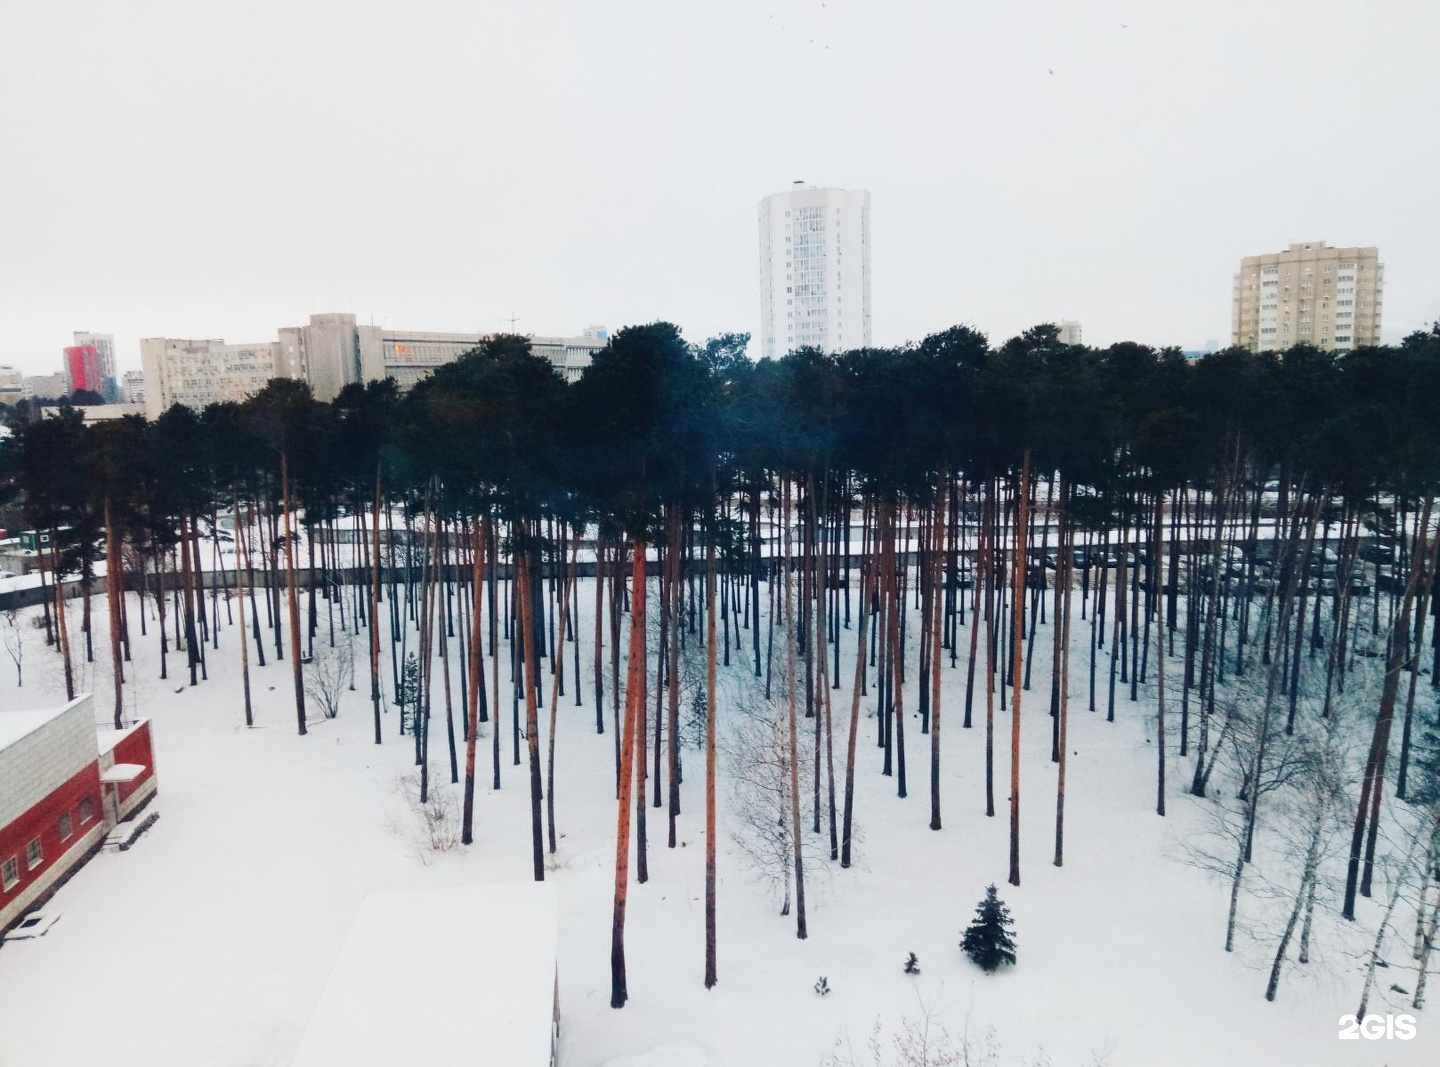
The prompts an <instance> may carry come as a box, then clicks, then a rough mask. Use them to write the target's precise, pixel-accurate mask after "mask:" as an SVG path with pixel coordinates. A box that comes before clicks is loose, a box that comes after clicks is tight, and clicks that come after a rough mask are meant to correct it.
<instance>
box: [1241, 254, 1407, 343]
mask: <svg viewBox="0 0 1440 1067" xmlns="http://www.w3.org/2000/svg"><path fill="white" fill-rule="evenodd" d="M1384 289H1385V267H1384V265H1383V264H1381V263H1380V250H1379V249H1378V248H1374V247H1368V248H1359V247H1351V248H1330V247H1328V246H1327V245H1326V244H1325V242H1324V241H1309V242H1305V243H1301V244H1292V245H1291V246H1290V247H1289V248H1288V249H1286V250H1285V251H1284V252H1272V253H1270V254H1268V255H1262V256H1246V257H1245V258H1244V259H1242V260H1241V261H1240V273H1239V274H1237V275H1236V276H1235V288H1234V300H1233V309H1232V313H1231V343H1232V344H1235V345H1239V346H1241V347H1244V348H1248V349H1250V350H1251V351H1253V352H1265V351H1272V350H1280V349H1286V348H1290V347H1292V346H1294V345H1298V344H1309V345H1314V346H1315V347H1316V348H1323V349H1327V350H1332V351H1336V352H1349V351H1352V350H1354V349H1356V348H1358V347H1360V346H1362V345H1378V344H1379V343H1380V320H1381V311H1382V298H1383V295H1384Z"/></svg>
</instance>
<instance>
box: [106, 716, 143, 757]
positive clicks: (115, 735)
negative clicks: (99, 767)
mask: <svg viewBox="0 0 1440 1067" xmlns="http://www.w3.org/2000/svg"><path fill="white" fill-rule="evenodd" d="M139 727H140V723H138V722H137V723H135V724H134V725H133V726H127V727H125V729H123V730H105V729H102V730H100V731H99V732H98V733H97V734H96V735H95V744H96V745H98V746H99V749H100V755H102V756H103V755H105V753H107V752H112V751H114V749H115V746H116V745H118V744H119V743H120V742H121V741H124V740H125V738H127V737H129V736H130V735H131V734H133V733H134V732H135V731H136V730H137V729H139Z"/></svg>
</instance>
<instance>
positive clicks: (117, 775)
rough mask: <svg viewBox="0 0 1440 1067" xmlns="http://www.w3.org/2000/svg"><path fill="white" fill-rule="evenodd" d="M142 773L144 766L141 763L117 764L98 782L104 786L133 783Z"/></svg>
mask: <svg viewBox="0 0 1440 1067" xmlns="http://www.w3.org/2000/svg"><path fill="white" fill-rule="evenodd" d="M144 773H145V765H144V764H143V763H117V764H115V765H114V766H113V767H111V768H110V769H109V770H107V771H106V772H105V773H104V774H102V775H101V776H100V781H101V782H103V783H105V784H106V785H110V784H111V783H124V782H133V781H134V780H135V779H136V778H139V777H140V776H141V775H142V774H144Z"/></svg>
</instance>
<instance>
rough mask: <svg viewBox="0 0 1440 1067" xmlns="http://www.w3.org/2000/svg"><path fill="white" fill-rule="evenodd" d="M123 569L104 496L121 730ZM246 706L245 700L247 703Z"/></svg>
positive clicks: (107, 574) (112, 643)
mask: <svg viewBox="0 0 1440 1067" xmlns="http://www.w3.org/2000/svg"><path fill="white" fill-rule="evenodd" d="M124 579H125V574H124V569H123V566H122V564H121V562H120V535H119V534H118V533H117V532H116V530H115V517H114V515H113V514H112V509H111V506H110V497H109V495H108V494H107V495H106V497H105V596H106V599H107V600H108V601H109V605H108V606H109V615H110V662H111V666H112V668H113V671H114V678H115V729H117V730H119V729H121V728H122V727H123V724H124V718H125V693H124V687H125V661H124V659H123V658H122V656H121V653H120V598H121V597H122V596H123V595H124V594H123V593H122V591H121V590H122V589H123V588H124ZM247 703H248V701H247Z"/></svg>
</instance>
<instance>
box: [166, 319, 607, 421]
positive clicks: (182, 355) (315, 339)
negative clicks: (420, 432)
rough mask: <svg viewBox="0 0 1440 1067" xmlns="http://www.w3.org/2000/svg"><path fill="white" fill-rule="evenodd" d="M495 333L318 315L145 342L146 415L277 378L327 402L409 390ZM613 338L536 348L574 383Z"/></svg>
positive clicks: (602, 335)
mask: <svg viewBox="0 0 1440 1067" xmlns="http://www.w3.org/2000/svg"><path fill="white" fill-rule="evenodd" d="M487 336H490V335H489V334H484V333H480V332H478V331H477V332H474V333H436V332H434V331H429V330H402V329H392V328H389V327H385V326H367V325H362V324H360V323H357V322H356V321H355V316H354V315H349V314H327V315H312V316H310V322H309V324H308V325H305V326H286V327H282V328H281V329H280V331H279V333H278V339H277V340H275V341H266V342H261V343H259V344H251V345H227V344H225V342H224V341H222V340H220V339H218V338H209V339H205V340H178V339H174V338H148V339H146V340H142V341H141V342H140V360H141V364H142V366H143V367H144V395H145V408H146V415H147V416H148V417H149V418H152V419H153V418H156V417H158V416H159V414H160V412H162V411H164V410H165V409H166V408H168V407H170V405H171V404H175V403H180V404H185V405H187V406H189V407H197V408H198V407H204V406H205V405H206V404H210V403H213V402H215V401H219V400H243V399H244V398H245V397H246V396H249V395H250V394H252V393H256V392H259V391H260V390H261V389H263V388H265V383H266V382H268V381H269V380H270V379H271V378H276V377H290V378H299V379H301V380H302V381H306V382H309V383H310V387H311V388H312V389H313V390H314V392H315V396H316V398H317V399H319V400H333V399H335V397H337V396H339V395H340V390H341V389H343V388H345V386H347V385H349V384H351V383H352V382H367V381H380V380H382V379H385V378H394V379H395V380H396V381H397V382H399V384H400V387H401V388H402V389H409V388H410V387H411V386H413V385H414V384H415V383H416V382H418V381H419V380H420V379H421V378H424V377H425V376H426V375H428V374H430V373H431V372H432V371H434V369H435V368H436V367H438V366H441V365H442V364H445V363H450V362H453V361H454V360H456V359H458V358H459V357H460V356H462V355H464V354H465V353H466V352H469V351H470V350H471V349H473V348H475V347H476V346H477V345H479V344H480V343H481V342H482V341H483V340H485V338H486V337H487ZM608 339H609V334H608V332H607V331H605V330H604V329H603V328H600V327H591V328H589V329H587V330H586V331H585V334H584V335H583V336H581V337H536V336H531V337H530V346H531V349H532V350H533V351H534V352H535V354H536V355H540V356H544V357H545V358H547V359H549V360H550V362H551V363H553V364H554V365H555V367H556V369H557V370H559V371H560V373H561V374H563V375H564V376H565V377H566V378H567V379H569V380H572V381H573V380H574V379H575V378H578V377H579V376H580V373H581V372H582V371H583V370H584V369H585V368H586V367H588V366H589V365H590V358H591V357H592V356H593V355H594V354H595V353H596V352H597V351H599V350H600V349H602V348H604V347H605V345H606V343H607V341H608Z"/></svg>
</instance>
